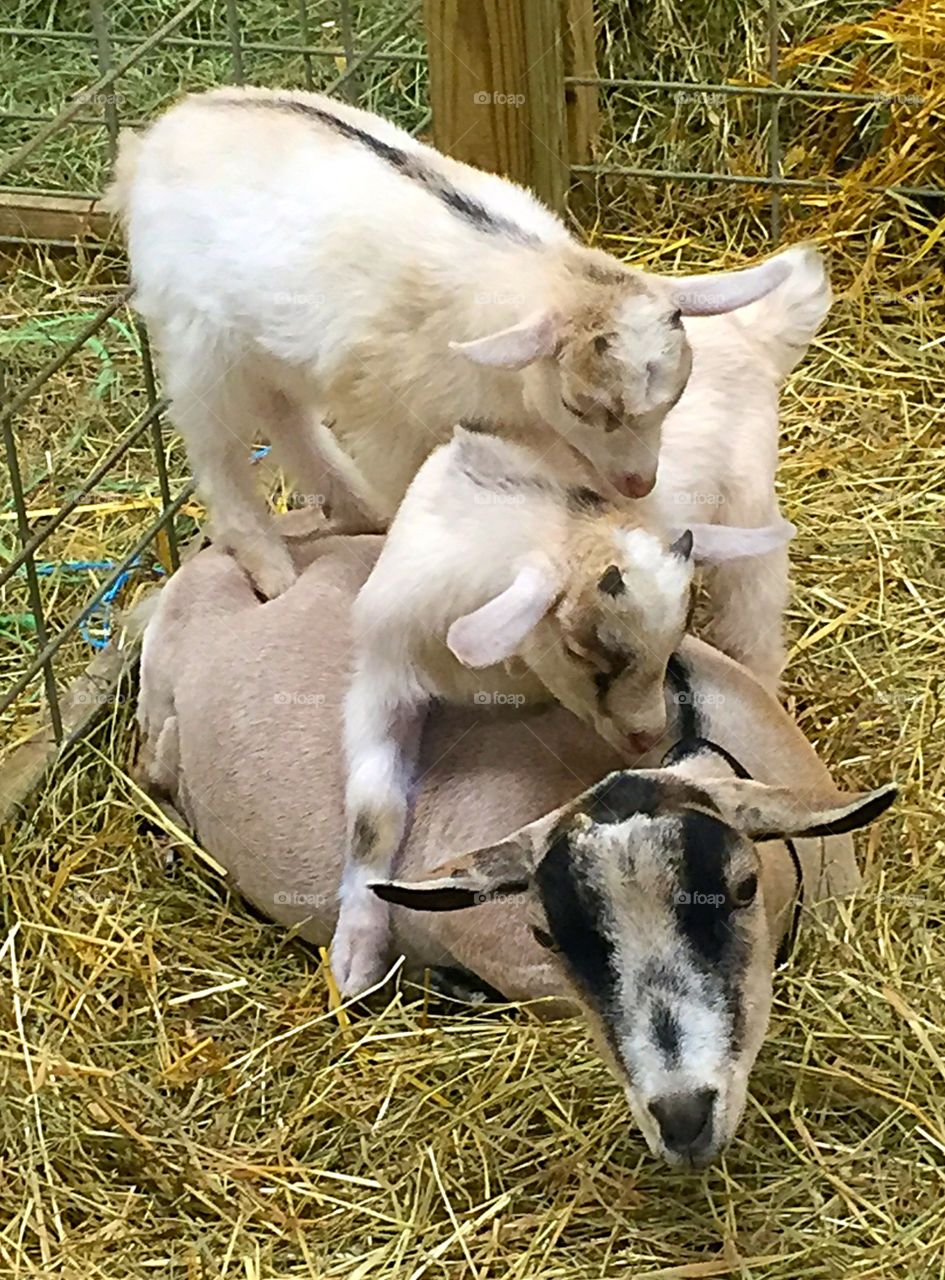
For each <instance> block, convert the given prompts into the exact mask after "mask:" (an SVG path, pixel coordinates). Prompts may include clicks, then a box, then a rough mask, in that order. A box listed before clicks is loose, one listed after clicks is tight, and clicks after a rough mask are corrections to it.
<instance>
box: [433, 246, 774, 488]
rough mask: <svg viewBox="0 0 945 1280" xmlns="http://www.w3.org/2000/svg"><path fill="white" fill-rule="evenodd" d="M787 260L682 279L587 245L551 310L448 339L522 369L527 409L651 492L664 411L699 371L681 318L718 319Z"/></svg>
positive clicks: (608, 471)
mask: <svg viewBox="0 0 945 1280" xmlns="http://www.w3.org/2000/svg"><path fill="white" fill-rule="evenodd" d="M789 272H790V266H789V265H788V264H785V263H783V262H782V261H781V260H780V259H779V258H772V259H771V260H770V261H768V262H764V263H761V264H760V265H759V266H756V267H751V268H749V269H748V270H745V271H736V272H721V273H719V274H716V275H706V276H689V277H683V278H679V279H672V278H668V277H666V278H664V277H662V276H655V275H650V274H649V273H647V272H643V271H637V270H632V269H630V268H628V267H624V266H622V265H621V264H620V263H619V262H616V261H615V260H614V259H612V258H609V257H608V255H606V254H603V253H599V252H597V251H595V250H590V249H586V250H581V251H580V252H579V253H578V254H576V255H575V259H574V263H573V265H572V267H571V269H570V270H569V272H568V273H567V278H566V280H565V281H564V283H563V287H562V291H561V297H560V299H559V301H558V303H557V305H556V306H555V307H554V308H553V309H548V310H544V311H541V312H538V313H535V314H533V315H530V316H528V317H526V318H525V319H524V320H522V321H521V322H520V323H519V324H516V325H513V326H512V327H511V328H508V329H503V330H501V331H500V332H498V333H493V334H490V335H488V336H487V337H483V338H477V339H475V340H473V341H472V342H461V343H453V344H451V345H452V346H453V348H454V349H455V350H457V351H459V352H461V353H462V354H463V355H464V356H466V357H467V358H468V359H470V360H472V361H474V362H475V363H477V364H482V365H489V366H493V367H496V368H505V369H522V370H524V374H523V393H524V397H525V401H526V404H527V406H528V407H529V408H530V409H531V410H533V411H534V412H535V413H537V414H539V415H540V416H541V417H542V418H543V419H544V420H545V421H546V422H548V423H550V424H551V425H552V426H553V427H555V428H556V430H557V431H559V432H560V433H561V434H562V435H563V436H564V437H565V438H566V439H567V440H568V441H569V442H570V443H571V444H573V445H574V447H575V448H576V449H578V450H580V452H581V453H583V454H584V455H585V457H587V458H588V459H589V461H590V462H591V463H592V464H593V465H594V466H595V468H596V469H597V471H598V472H599V474H600V475H601V476H602V477H604V479H606V480H607V481H609V482H610V483H611V484H613V485H614V486H615V487H616V488H617V489H619V490H620V492H621V493H623V494H624V495H625V496H627V497H633V498H639V497H643V496H644V495H645V494H647V493H649V492H650V490H651V489H652V488H653V485H654V483H655V481H656V468H657V460H658V455H659V446H660V432H661V428H662V424H663V419H664V418H665V417H666V415H667V413H668V412H669V411H670V409H672V407H673V406H674V405H675V404H676V402H677V401H678V400H679V398H680V396H681V395H682V393H683V391H684V389H685V386H686V382H687V380H688V378H689V373H690V369H691V367H692V356H691V352H690V349H689V344H688V342H687V340H686V333H685V330H684V328H683V324H682V318H683V317H684V316H703V315H718V314H720V313H721V312H726V311H733V310H735V309H736V308H737V307H742V306H745V305H746V304H747V303H749V302H753V301H755V299H757V298H761V297H763V296H764V295H765V294H767V293H770V292H771V290H772V289H774V288H776V287H777V286H778V285H779V284H780V283H781V282H782V281H783V280H784V279H785V278H786V277H787V275H788V274H789Z"/></svg>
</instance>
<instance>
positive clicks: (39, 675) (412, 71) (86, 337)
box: [0, 0, 945, 744]
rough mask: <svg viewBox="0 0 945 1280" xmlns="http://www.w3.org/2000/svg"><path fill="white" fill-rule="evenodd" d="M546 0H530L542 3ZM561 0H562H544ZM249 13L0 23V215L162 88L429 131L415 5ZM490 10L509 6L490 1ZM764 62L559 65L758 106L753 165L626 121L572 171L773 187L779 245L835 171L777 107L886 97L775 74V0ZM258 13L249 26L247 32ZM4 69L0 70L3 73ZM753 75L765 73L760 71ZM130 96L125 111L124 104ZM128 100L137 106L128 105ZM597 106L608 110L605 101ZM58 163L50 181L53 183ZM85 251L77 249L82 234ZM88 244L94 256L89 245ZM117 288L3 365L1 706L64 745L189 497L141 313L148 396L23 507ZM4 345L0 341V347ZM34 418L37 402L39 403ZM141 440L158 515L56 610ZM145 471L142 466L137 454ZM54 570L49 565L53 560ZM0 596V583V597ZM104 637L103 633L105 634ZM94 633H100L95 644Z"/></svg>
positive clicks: (299, 0)
mask: <svg viewBox="0 0 945 1280" xmlns="http://www.w3.org/2000/svg"><path fill="white" fill-rule="evenodd" d="M544 2H545V0H535V3H544ZM551 2H553V3H558V2H559V0H551ZM258 3H259V5H260V9H261V19H260V23H261V26H262V29H263V31H264V32H267V31H268V32H272V34H268V35H267V34H264V35H262V36H260V35H259V34H256V33H248V32H247V20H246V14H247V11H248V10H249V9H250V8H252V6H249V5H246V4H244V5H242V6H241V5H238V4H237V0H224V3H222V5H221V4H220V3H214V2H212V0H187V3H185V4H184V5H182V6H181V7H180V8H178V9H176V10H173V11H171V12H167V11H166V3H158V4H156V5H153V6H152V5H149V6H142V7H141V13H142V14H148V15H151V20H152V21H153V23H154V26H153V29H152V30H150V32H148V33H147V34H142V33H141V32H140V31H139V30H138V31H136V30H134V29H129V27H128V22H129V20H130V19H129V12H128V10H127V9H126V8H122V9H121V10H120V11H118V7H117V6H115V11H114V12H112V11H111V6H106V5H105V4H104V3H102V0H89V3H88V7H87V10H83V9H82V7H81V5H80V4H79V3H74V4H67V5H65V6H61V7H60V8H58V9H57V11H56V12H57V15H61V21H62V24H63V25H58V21H59V19H58V17H57V25H56V26H42V27H39V26H37V27H30V26H27V25H7V26H0V41H2V42H3V47H5V48H7V49H8V50H12V51H14V52H15V53H18V54H19V59H20V61H19V65H20V66H21V67H23V68H24V71H23V76H22V80H21V81H20V82H19V83H18V84H17V85H16V86H15V88H14V93H13V97H12V98H11V100H10V101H9V102H8V104H7V106H6V107H5V109H3V110H0V129H3V131H4V133H5V134H6V135H7V136H8V137H10V138H12V139H13V140H14V145H13V146H12V149H11V150H10V152H9V154H8V156H7V158H6V159H5V160H3V161H2V162H0V209H6V210H8V211H9V210H10V209H15V208H16V207H17V205H18V203H25V202H28V200H31V199H33V200H35V199H40V200H42V199H50V200H52V201H54V202H55V201H56V200H58V199H59V198H60V197H68V198H70V199H73V200H83V199H84V200H94V198H95V197H96V196H97V195H98V193H99V191H100V189H101V184H102V181H103V179H104V176H105V174H106V173H107V170H108V167H109V165H110V163H111V160H112V159H113V158H114V154H115V148H116V144H117V137H118V131H119V129H120V128H121V127H122V126H124V125H139V124H142V123H144V122H145V121H146V119H148V118H150V117H153V115H154V114H155V112H156V110H157V109H158V108H159V107H161V106H162V105H164V104H165V103H166V102H167V101H169V100H171V99H172V98H173V97H174V96H175V95H176V94H177V93H178V92H179V91H180V90H181V89H182V88H201V87H205V86H207V85H210V84H213V83H225V82H230V83H236V84H241V83H243V82H244V81H245V80H247V79H249V80H252V81H253V82H254V83H270V84H273V85H281V86H283V87H304V88H309V89H311V88H314V89H318V90H321V91H325V92H329V93H339V94H342V95H344V96H345V97H347V98H348V99H349V100H350V101H352V102H355V103H360V104H363V105H367V106H370V107H371V108H373V109H378V110H382V111H387V112H388V113H389V112H391V110H392V109H395V110H396V114H397V116H398V119H399V122H400V123H404V124H406V125H407V126H408V127H410V128H411V129H412V130H413V131H414V132H415V133H418V132H422V131H425V130H426V129H427V128H428V126H429V125H430V122H431V113H430V109H429V106H428V105H427V104H428V94H427V79H426V76H427V58H428V55H427V52H426V51H425V48H424V38H423V33H424V27H423V21H422V15H421V14H420V12H419V6H418V5H412V6H411V5H405V4H402V3H399V0H387V2H386V3H380V2H378V3H375V4H361V5H356V4H354V3H353V0H337V2H335V0H332V3H321V4H315V3H312V2H311V0H286V3H285V4H284V5H282V6H279V9H278V13H277V16H274V15H273V12H272V11H270V10H269V8H268V7H267V0H258ZM498 7H500V8H501V7H502V6H501V5H500V6H498ZM766 16H767V22H766V33H765V42H766V48H765V49H764V53H765V54H766V58H765V65H764V67H762V68H758V71H759V74H760V78H761V81H762V82H760V83H738V82H735V81H734V80H731V79H730V80H726V79H724V78H720V79H718V80H717V81H715V82H711V81H701V80H696V79H693V80H687V79H661V78H659V77H650V78H645V77H642V76H632V75H617V74H614V75H601V74H574V73H572V74H567V75H565V77H564V81H563V83H564V86H565V89H566V92H567V93H568V95H569V96H571V97H573V94H574V91H575V90H579V89H582V88H589V89H593V90H594V91H595V92H596V93H597V94H599V95H600V98H601V101H602V102H604V103H606V102H607V101H608V96H613V95H622V97H623V98H629V99H630V101H631V102H633V103H634V104H635V107H636V114H637V118H638V119H640V118H642V115H643V113H645V111H646V110H647V109H648V104H649V103H651V102H652V100H653V97H654V95H657V96H658V95H666V94H674V95H676V97H677V98H679V97H684V96H685V95H692V96H698V98H699V99H700V100H701V101H703V102H712V101H714V102H716V103H718V102H722V101H724V100H728V99H747V100H750V101H753V102H755V103H756V104H758V107H759V112H760V115H759V120H760V121H761V122H763V124H764V135H765V142H764V144H763V150H764V161H765V162H764V164H763V167H762V169H761V170H760V171H758V172H754V173H747V174H746V173H744V172H733V171H726V169H725V168H724V166H719V167H717V168H714V169H713V168H706V169H701V168H689V169H687V168H680V167H673V166H672V165H666V166H661V165H650V166H646V165H640V164H637V165H633V164H628V163H620V162H619V161H620V157H621V155H622V154H623V153H626V152H627V151H628V150H630V151H632V150H633V147H634V143H635V132H634V133H633V134H632V135H630V136H627V135H626V134H625V135H623V136H618V135H614V136H606V129H605V130H604V133H603V134H602V137H601V142H600V145H599V147H598V149H597V154H596V155H595V156H594V157H593V158H592V159H588V160H586V161H584V162H577V163H570V165H569V171H570V174H571V178H572V181H574V182H577V183H583V184H586V183H587V182H595V183H599V182H602V181H603V182H606V181H609V180H612V179H617V180H619V181H632V182H647V183H654V184H658V183H683V184H708V185H709V186H712V185H715V184H720V185H723V186H732V187H734V188H736V189H738V188H740V187H743V186H748V187H751V188H754V189H756V190H758V189H760V190H764V191H767V192H768V193H769V194H768V200H767V214H766V217H767V228H768V234H769V238H770V241H771V242H777V240H778V238H779V236H780V234H781V230H782V223H783V221H784V207H783V202H784V198H785V196H786V194H789V193H807V192H810V193H816V192H824V191H830V190H831V189H835V188H837V187H838V186H839V184H840V181H841V179H840V178H837V177H833V176H828V177H824V176H814V177H809V178H804V177H795V176H786V175H785V173H784V154H783V152H784V133H783V129H782V127H781V125H782V113H783V112H784V110H785V109H786V108H788V107H791V108H793V107H795V106H798V107H809V108H811V109H818V110H823V109H825V108H826V107H829V106H830V105H831V104H834V105H836V106H838V107H839V106H845V107H848V106H851V105H861V106H862V107H863V108H864V110H872V109H875V108H876V106H877V103H878V101H879V100H880V99H881V98H882V96H883V95H882V94H877V93H876V92H865V91H864V92H860V91H853V90H845V89H844V90H838V89H835V88H829V87H825V88H820V87H817V86H816V85H815V86H813V87H811V86H809V85H805V86H796V85H794V84H793V83H782V81H783V80H784V74H783V72H784V68H783V56H782V55H783V53H784V46H783V43H782V39H783V37H782V25H781V20H782V15H781V13H780V12H779V6H778V0H769V4H768V9H767V15H766ZM260 23H257V28H258V27H259V25H260ZM65 51H70V56H72V57H73V58H74V60H75V63H76V66H78V67H79V68H92V69H94V71H95V72H96V73H97V74H95V75H94V76H92V77H91V78H90V79H89V76H88V70H86V71H85V80H86V82H85V83H83V84H82V86H81V88H79V89H78V90H77V91H76V92H73V93H72V94H71V95H70V96H69V98H68V100H67V101H66V102H65V103H64V104H63V105H61V107H60V108H59V109H58V110H55V111H51V112H50V111H48V110H44V107H45V106H46V105H47V103H48V101H49V95H50V92H55V90H50V88H49V84H50V83H52V84H53V85H55V84H60V83H62V81H61V78H60V77H56V76H53V77H52V78H51V81H50V80H48V79H47V80H44V81H42V82H40V80H39V78H37V82H36V84H35V85H34V84H33V82H32V81H31V79H30V75H29V73H28V71H27V70H26V69H25V68H27V67H28V66H29V62H30V58H33V57H35V58H36V59H37V60H38V63H39V64H40V69H41V68H42V65H43V63H44V60H45V63H46V64H48V63H49V62H50V61H51V62H52V63H59V62H60V61H62V59H63V57H64V54H65ZM0 78H2V77H0ZM755 78H756V79H758V78H759V77H758V76H756V77H755ZM126 107H127V109H126ZM136 107H138V108H139V109H136ZM602 114H603V115H604V116H605V117H606V112H604V113H602ZM77 130H78V131H80V132H81V134H82V136H83V137H86V138H88V137H89V136H90V135H94V143H93V144H92V145H90V146H87V147H85V149H84V150H83V151H82V158H81V159H80V160H77V159H76V155H77V154H78V153H77V152H76V153H75V154H74V152H73V149H72V148H70V145H69V139H70V138H74V137H75V135H76V131H77ZM51 175H53V176H54V180H51ZM878 189H881V190H882V191H884V192H885V193H887V194H888V196H889V197H890V198H891V199H896V200H899V201H909V200H913V201H926V202H929V201H932V202H934V201H941V200H942V198H943V197H945V190H943V189H942V188H941V187H939V186H937V185H934V184H933V185H928V186H925V185H921V184H920V185H913V186H896V185H887V186H883V187H881V188H878ZM4 226H5V227H6V228H7V232H8V233H7V234H4V235H2V236H0V243H2V244H3V246H4V252H6V253H8V254H9V253H12V252H13V251H14V249H15V247H16V244H17V242H18V241H21V240H22V238H23V237H22V235H21V234H17V232H16V229H15V228H14V230H13V231H12V232H10V230H9V223H5V224H4ZM27 234H28V239H29V242H30V243H32V244H34V245H36V244H41V245H43V246H45V247H46V248H47V249H48V250H52V251H55V250H56V249H61V248H69V249H71V250H73V251H75V250H76V247H77V246H76V240H75V238H74V237H73V236H62V235H57V234H55V232H54V231H53V232H51V233H48V234H47V232H46V231H45V230H43V229H42V228H40V229H38V230H36V231H34V232H33V233H31V234H30V233H27ZM80 248H81V246H80ZM82 252H88V250H87V249H82ZM129 292H130V291H129V290H128V289H120V290H118V291H117V292H114V291H113V292H112V293H111V296H109V297H108V299H107V301H106V302H105V304H104V305H101V306H99V307H98V308H97V309H96V310H95V311H94V313H93V314H91V315H90V316H89V317H88V318H87V322H86V323H84V324H83V325H82V326H81V327H80V328H79V330H78V331H77V332H75V333H74V334H73V335H72V336H71V337H70V338H69V340H68V341H66V342H65V343H64V345H62V346H61V347H60V348H59V349H58V350H57V353H56V355H55V357H54V358H52V359H50V360H49V361H48V362H47V363H45V364H43V365H42V366H41V367H39V368H38V369H36V371H35V372H34V373H32V376H29V377H26V378H21V377H20V376H19V375H18V374H17V372H16V369H15V368H13V366H12V365H11V367H10V368H9V369H8V370H7V372H6V376H5V377H4V368H3V365H2V364H0V431H2V439H3V450H4V457H5V463H6V469H7V484H6V491H7V492H6V495H4V496H5V497H6V499H7V505H6V510H5V511H4V512H2V514H3V516H4V517H5V519H6V520H7V523H6V524H5V525H4V526H2V528H3V529H4V530H7V529H9V528H11V527H12V528H15V531H16V542H15V544H14V546H13V548H12V550H11V552H10V555H9V558H8V559H7V562H6V564H5V565H3V567H2V568H0V592H6V591H7V590H8V589H9V588H10V586H11V584H18V585H19V586H20V588H21V590H25V601H26V606H27V611H28V615H29V619H30V632H31V639H30V642H29V643H26V644H23V645H22V647H21V649H20V650H19V652H20V653H21V654H22V659H21V660H17V661H16V662H15V663H14V666H13V670H12V674H11V675H10V678H9V682H8V684H7V686H6V688H5V689H4V690H3V692H2V694H0V717H2V718H3V719H4V720H5V721H6V722H7V723H8V724H11V723H13V720H12V711H13V709H14V707H15V704H18V700H20V699H24V700H25V702H26V704H27V708H28V710H29V711H30V712H31V713H32V714H33V715H34V716H35V714H37V713H38V712H40V711H44V714H45V715H46V716H48V726H49V731H50V734H51V738H53V739H54V740H55V743H60V744H61V743H62V742H64V741H68V740H70V739H71V738H72V737H74V736H76V735H77V734H78V733H79V732H80V731H81V730H82V728H84V726H85V724H86V723H87V721H88V719H89V718H90V717H88V716H82V717H78V718H77V717H74V716H71V715H70V716H66V715H64V712H63V705H62V697H63V690H64V680H63V678H62V676H61V673H60V671H59V670H58V669H57V662H58V659H59V658H60V657H61V655H62V651H63V646H64V645H66V643H67V642H68V641H70V640H72V639H73V638H74V637H76V636H77V635H81V634H83V632H84V631H85V632H88V628H89V620H90V619H91V618H94V617H95V616H96V613H97V611H99V610H101V609H102V607H103V606H106V607H107V606H108V605H109V604H110V602H111V601H112V600H113V599H114V598H115V596H116V595H117V593H118V592H119V591H120V589H121V588H122V586H123V585H124V583H125V582H126V580H127V578H128V575H129V574H130V573H132V572H134V571H136V570H138V569H140V568H141V567H142V566H145V567H147V566H155V565H158V564H160V565H161V566H163V568H164V570H165V571H173V570H174V569H175V568H176V567H177V565H178V563H179V546H178V539H179V537H180V533H181V529H180V517H181V513H182V512H183V511H184V510H185V509H186V508H187V504H188V503H189V502H190V500H191V495H192V485H191V484H190V483H189V482H188V481H187V480H186V478H185V476H184V474H183V473H181V474H180V475H178V474H176V473H175V475H172V474H171V473H170V470H169V467H168V451H169V448H170V433H169V432H168V430H167V427H166V425H165V411H166V408H167V405H166V402H165V401H164V400H163V399H162V398H161V396H160V393H159V389H158V381H157V377H156V374H155V369H154V365H153V363H152V359H151V354H150V350H149V347H148V343H147V337H146V334H145V333H144V331H143V329H142V327H141V326H140V324H137V322H135V321H132V322H131V323H133V324H134V330H133V331H131V330H130V329H129V331H130V332H132V333H133V336H134V337H135V339H136V341H135V343H134V346H135V357H136V363H135V368H136V370H137V374H136V376H137V388H136V390H137V391H138V392H140V393H141V400H142V403H141V408H140V412H138V413H137V414H136V415H135V416H134V417H133V418H132V420H131V421H130V423H129V424H128V425H127V426H125V427H124V428H123V429H119V428H118V427H116V428H115V432H114V439H113V441H112V443H111V444H110V446H109V447H108V448H107V449H105V451H104V452H103V453H102V456H101V457H100V458H99V460H98V461H97V462H96V464H95V465H94V466H93V467H92V468H91V469H90V470H89V471H88V473H87V474H86V475H85V476H84V478H83V479H82V480H81V482H80V483H78V484H77V485H75V486H73V487H72V490H71V492H69V493H68V495H67V496H63V497H62V501H61V502H60V503H59V505H58V506H57V507H56V508H55V509H54V510H51V511H50V510H49V508H48V506H47V507H44V508H43V509H42V514H38V513H37V511H36V510H35V509H34V507H33V506H32V505H31V492H32V487H33V485H32V481H31V479H30V477H25V476H24V474H23V469H22V462H21V457H22V446H23V443H24V441H25V439H26V432H27V431H28V430H29V431H33V432H35V430H36V427H35V425H32V426H30V425H28V424H30V423H35V421H36V418H35V417H33V416H31V415H33V414H34V412H35V408H36V405H37V403H41V402H42V401H43V397H44V395H45V394H46V393H47V391H48V389H49V387H50V384H51V380H52V379H53V378H54V377H55V376H56V375H57V374H59V373H60V371H62V370H64V369H66V368H67V367H68V366H69V365H70V362H74V361H76V359H77V357H78V356H79V354H80V353H82V352H83V351H84V350H87V348H88V346H89V344H90V343H94V342H96V341H98V340H100V339H101V337H102V335H103V333H104V332H105V331H106V330H107V329H108V327H109V326H110V325H112V324H115V323H117V320H118V317H119V315H125V314H126V313H127V307H128V298H129ZM2 350H3V348H2V347H0V353H2ZM40 420H42V419H41V411H40ZM145 444H146V445H147V446H148V448H149V453H148V455H141V456H142V457H145V456H147V457H149V458H150V461H149V462H148V464H147V465H148V466H151V467H153V476H152V477H150V478H151V479H153V481H154V482H155V486H156V493H155V495H154V516H153V519H151V520H150V521H149V522H148V523H147V524H146V525H145V526H144V527H143V528H142V529H140V530H137V529H136V531H135V534H136V536H134V538H133V540H132V542H131V545H130V546H128V547H127V548H126V549H125V551H124V554H122V555H121V556H120V557H118V558H117V559H115V560H114V561H105V562H102V563H101V564H98V565H97V566H93V567H96V568H97V571H98V575H99V579H100V580H99V582H98V585H97V586H96V587H95V589H94V590H91V591H90V592H89V593H88V594H87V596H85V597H83V598H82V599H81V601H80V603H79V604H78V607H76V608H75V609H74V610H73V611H72V612H71V614H70V615H69V616H67V617H65V618H60V617H59V616H58V614H57V615H56V617H55V618H54V617H53V616H52V611H51V609H50V605H49V595H50V592H52V591H53V590H54V579H55V575H54V574H53V573H51V572H50V565H51V562H50V560H48V559H46V558H44V556H45V555H46V553H47V552H48V550H49V547H50V543H51V540H52V539H53V537H54V535H55V534H56V532H57V530H60V529H61V527H62V526H63V525H64V522H66V521H67V520H68V519H69V517H70V516H72V515H73V514H74V513H75V512H76V511H77V510H79V509H81V508H82V504H83V503H85V502H86V500H88V499H89V498H90V497H91V496H92V495H94V494H95V493H96V491H97V488H98V486H99V485H100V483H101V482H102V481H103V480H104V479H105V478H106V477H107V476H108V475H109V474H110V473H113V472H114V471H115V469H116V468H117V467H118V466H119V465H120V464H121V463H122V461H123V460H125V459H126V458H127V456H128V455H129V451H131V450H132V449H135V448H139V447H141V446H142V445H145ZM140 465H143V463H142V464H140ZM53 567H54V565H53ZM2 599H3V596H2V595H0V600H2ZM104 639H107V631H106V634H105V637H104ZM104 639H103V638H102V637H101V636H99V637H98V641H99V643H104Z"/></svg>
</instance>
